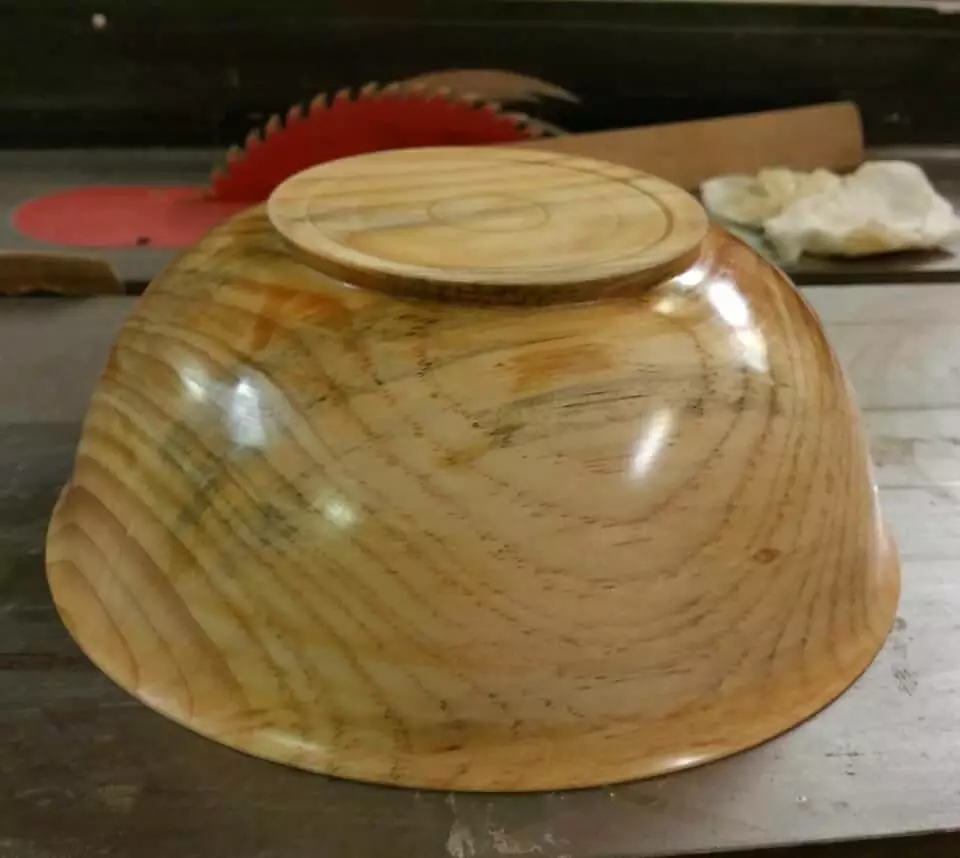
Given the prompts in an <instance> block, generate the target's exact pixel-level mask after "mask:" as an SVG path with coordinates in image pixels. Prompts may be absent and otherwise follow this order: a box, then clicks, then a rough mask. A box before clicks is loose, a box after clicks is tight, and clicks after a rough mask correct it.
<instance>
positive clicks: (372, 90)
mask: <svg viewBox="0 0 960 858" xmlns="http://www.w3.org/2000/svg"><path fill="white" fill-rule="evenodd" d="M379 93H380V84H379V83H377V82H376V81H375V80H372V81H370V83H365V84H364V85H363V86H361V87H360V92H359V93H357V95H358V96H359V97H360V98H374V97H375V96H377V95H378V94H379Z"/></svg>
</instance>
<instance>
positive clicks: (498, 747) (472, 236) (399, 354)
mask: <svg viewBox="0 0 960 858" xmlns="http://www.w3.org/2000/svg"><path fill="white" fill-rule="evenodd" d="M47 566H48V572H49V578H50V585H51V587H52V589H53V594H54V598H55V600H56V603H57V606H58V608H59V610H60V612H61V614H62V616H63V619H64V621H65V622H66V624H67V626H68V627H69V629H70V631H71V633H72V634H73V636H74V637H75V638H76V639H77V641H78V642H79V644H80V645H81V646H82V647H83V649H84V650H85V651H86V653H87V654H88V655H89V656H90V658H92V659H93V660H94V661H95V662H96V663H97V664H98V665H99V666H100V667H101V668H102V669H103V670H104V671H105V672H106V673H107V674H109V676H111V677H112V678H113V679H114V680H115V681H116V682H118V683H119V684H120V685H121V686H123V687H124V688H126V689H127V690H129V691H130V692H131V693H133V694H135V695H136V696H137V697H139V698H140V699H141V700H143V701H144V702H145V703H147V704H148V705H149V706H151V707H153V708H154V709H157V710H158V711H160V712H162V713H164V714H165V715H167V716H169V717H170V718H173V719H175V720H176V721H179V722H181V723H183V724H185V725H187V726H189V727H191V728H192V729H194V730H196V731H198V732H200V733H202V734H204V735H206V736H209V737H211V738H213V739H216V740H217V741H219V742H223V743H225V744H227V745H230V746H232V747H235V748H239V749H241V750H244V751H247V752H249V753H252V754H256V755H258V756H262V757H266V758H269V759H272V760H277V761H280V762H284V763H289V764H291V765H295V766H300V767H303V768H306V769H311V770H315V771H319V772H326V773H329V774H334V775H340V776H344V777H350V778H358V779H361V780H368V781H377V782H383V783H392V784H403V785H409V786H418V787H438V788H455V789H474V790H529V789H542V788H557V787H575V786H585V785H590V784H601V783H607V782H613V781H619V780H625V779H631V778H641V777H647V776H651V775H657V774H660V773H662V772H668V771H671V770H674V769H681V768H684V767H687V766H692V765H696V764H698V763H703V762H706V761H708V760H712V759H715V758H717V757H722V756H724V755H726V754H731V753H733V752H735V751H739V750H741V749H743V748H747V747H749V746H751V745H754V744H756V743H758V742H761V741H763V740H764V739H767V738H770V737H771V736H774V735H776V734H777V733H780V732H782V731H783V730H786V729H787V728H789V727H791V726H792V725H794V724H796V723H798V722H799V721H801V720H802V719H804V718H806V717H808V716H809V715H811V714H812V713H813V712H815V711H816V710H818V709H819V708H820V707H822V706H824V705H825V704H826V703H828V702H829V701H830V700H832V699H833V698H835V697H836V696H837V695H839V694H840V693H841V692H842V691H843V690H844V688H846V687H847V686H848V685H849V684H850V683H851V682H852V681H853V680H854V679H855V678H856V677H857V675H858V674H859V673H860V672H861V671H863V670H864V668H865V667H866V666H867V665H868V664H869V662H870V661H871V659H872V658H873V656H874V654H875V653H876V652H877V650H878V648H879V647H880V645H881V643H882V641H883V638H884V636H885V634H886V632H887V630H888V628H889V626H890V624H891V622H892V619H893V616H894V611H895V606H896V601H897V595H898V584H899V573H898V564H897V556H896V551H895V548H894V546H893V544H892V543H891V541H890V539H889V537H888V536H887V535H886V532H885V530H884V526H883V523H882V520H881V517H880V512H879V508H878V505H877V497H876V492H875V489H874V485H873V482H872V479H871V472H870V462H869V460H868V455H867V450H866V445H865V443H864V435H863V429H862V427H861V423H860V417H859V414H858V412H857V409H856V406H855V404H854V402H853V399H852V396H851V392H850V387H849V385H848V383H847V381H846V379H845V377H844V374H843V371H842V370H841V368H840V366H839V365H838V363H837V359H836V357H835V355H834V353H833V351H832V350H831V348H830V346H829V345H828V343H827V341H826V339H825V338H824V335H823V331H822V330H821V327H820V324H819V322H818V320H817V318H816V316H815V315H814V314H813V312H811V310H810V308H809V307H808V306H807V305H806V304H805V303H804V301H803V299H802V298H801V297H800V295H799V294H798V293H797V291H796V290H795V289H794V288H793V286H792V285H791V284H790V282H789V281H788V280H787V278H786V277H785V276H784V274H783V273H782V272H780V271H778V270H777V269H776V268H775V267H773V266H772V265H770V264H769V263H768V262H766V261H765V260H764V259H762V258H760V257H759V256H758V255H757V254H756V253H754V252H753V251H752V250H751V249H749V248H748V247H746V246H745V245H743V244H741V243H740V242H739V241H737V240H735V239H734V238H732V237H731V236H730V235H728V234H727V233H725V232H723V231H722V230H719V229H717V228H708V225H707V222H706V219H705V216H704V214H703V212H702V210H701V209H700V207H699V205H698V204H697V203H696V202H695V201H694V200H693V199H692V198H691V197H689V196H688V195H687V194H685V193H684V192H682V191H680V190H678V189H676V188H674V187H672V186H670V185H668V184H666V183H664V182H661V181H659V180H657V179H654V178H652V177H650V176H646V175H643V174H639V173H636V172H634V171H632V170H629V169H626V168H623V167H618V166H614V165H612V164H605V163H600V162H596V161H591V160H587V159H582V158H571V157H566V156H561V155H557V154H551V153H546V152H537V151H531V150H513V149H502V150H501V149H493V148H483V149H439V150H407V151H400V152H389V153H381V154H377V155H369V156H362V157H359V158H352V159H346V160H343V161H338V162H335V163H332V164H327V165H324V166H321V167H317V168H315V169H312V170H308V171H306V172H305V173H302V174H300V175H298V176H296V177H294V178H292V179H290V180H289V181H288V182H286V183H285V184H284V185H283V186H281V187H280V188H279V189H278V190H277V192H276V193H275V194H274V196H273V197H272V198H271V200H270V202H269V204H268V205H267V207H266V209H264V208H263V207H259V208H255V209H252V210H250V211H248V212H246V213H244V214H242V215H240V216H239V217H237V218H235V219H234V220H232V221H231V222H229V223H228V224H226V225H225V226H223V227H221V228H219V229H217V230H216V231H214V232H213V233H211V234H210V235H209V236H208V237H207V238H205V239H204V240H203V241H202V242H201V243H200V244H199V245H198V246H197V247H196V248H195V249H193V250H191V251H189V252H188V253H187V254H185V255H184V256H183V257H182V258H181V259H180V260H179V261H178V262H176V263H175V264H173V265H172V266H171V267H170V268H169V269H167V270H166V271H165V272H164V273H163V274H161V275H160V276H159V277H158V278H157V279H156V281H155V282H154V283H153V284H152V286H151V287H150V289H149V290H148V291H147V293H146V295H145V296H144V297H143V299H142V300H141V301H140V303H139V304H138V306H137V308H136V310H135V311H134V312H133V314H132V315H131V317H130V318H129V320H128V321H127V323H126V325H125V326H124V328H123V330H122V331H121V333H120V336H119V339H118V341H117V344H116V347H115V348H114V350H113V353H112V355H111V357H110V360H109V364H108V366H107V368H106V371H105V373H104V375H103V378H102V380H101V382H100V385H99V387H98V388H97V391H96V393H95V394H94V397H93V401H92V404H91V406H90V411H89V414H88V415H87V418H86V422H85V424H84V427H83V437H82V440H81V442H80V446H79V451H78V454H77V461H76V469H75V471H74V473H73V476H72V478H71V480H70V482H69V484H68V485H67V487H66V488H65V489H64V492H63V495H62V497H61V499H60V502H59V504H58V506H57V508H56V511H55V513H54V516H53V522H52V524H51V527H50V532H49V538H48V544H47Z"/></svg>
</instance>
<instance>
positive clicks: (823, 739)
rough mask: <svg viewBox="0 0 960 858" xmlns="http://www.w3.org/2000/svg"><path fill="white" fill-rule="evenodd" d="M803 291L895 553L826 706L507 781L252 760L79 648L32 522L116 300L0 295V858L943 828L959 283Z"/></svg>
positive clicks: (495, 853) (959, 414)
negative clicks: (879, 626) (402, 785)
mask: <svg viewBox="0 0 960 858" xmlns="http://www.w3.org/2000/svg"><path fill="white" fill-rule="evenodd" d="M807 295H808V297H809V298H810V299H811V301H812V303H813V304H814V306H815V307H816V308H817V310H818V311H819V312H820V313H821V315H822V317H823V318H824V320H825V322H826V323H827V327H828V331H829V334H830V337H831V338H832V340H833V342H834V344H835V346H836V348H837V350H838V352H839V354H840V356H841V358H842V360H843V361H844V363H845V364H846V366H847V368H848V370H849V371H850V373H851V375H852V378H853V381H854V386H855V387H856V389H857V391H858V393H859V396H860V401H861V404H862V406H863V408H864V409H865V411H866V415H867V421H868V424H869V428H870V430H871V432H872V447H873V453H874V457H875V460H876V464H877V478H878V481H879V484H880V486H881V497H882V502H883V506H884V509H885V511H886V514H887V516H888V518H889V520H890V524H891V526H892V530H893V532H894V534H895V536H896V538H897V540H898V542H899V545H900V549H901V552H902V555H903V597H902V604H901V608H900V615H899V618H898V619H897V621H896V625H895V628H894V630H893V632H892V634H891V636H890V639H889V640H888V643H887V645H886V647H885V649H884V650H883V652H882V653H881V655H880V656H879V658H878V659H877V661H876V662H875V663H874V665H873V666H872V667H871V668H870V669H869V670H868V671H867V673H866V674H865V675H864V676H863V677H862V678H861V679H860V680H859V681H858V682H857V683H856V685H854V687H853V688H852V689H851V690H850V691H849V692H848V693H847V694H846V695H844V696H843V697H842V698H841V699H840V700H839V701H838V702H837V703H835V704H834V705H833V706H831V707H829V708H828V709H827V710H826V711H825V712H823V713H822V714H820V715H818V716H817V717H815V718H813V719H812V720H811V721H809V722H807V723H806V724H804V725H802V726H801V727H799V728H797V729H796V730H794V731H793V732H791V733H790V734H788V735H786V736H784V737H782V738H780V739H777V740H774V741H772V742H770V743H768V744H766V745H764V746H763V747H761V748H758V749H756V750H753V751H750V752H747V753H744V754H741V755H740V756H737V757H734V758H732V759H728V760H724V761H721V762H719V763H715V764H713V765H709V766H706V767H704V768H700V769H695V770H691V771H687V772H683V773H680V774H674V775H670V776H667V777H664V778H660V779H657V780H653V781H646V782H641V783H634V784H629V785H623V786H616V787H610V788H606V789H592V790H583V791H578V792H570V793H550V794H540V795H518V796H496V795H451V794H444V793H429V792H420V791H407V790H398V789H388V788H379V787H373V786H366V785H361V784H354V783H348V782H345V781H338V780H334V779H330V778H325V777H322V776H318V775H310V774H306V773H304V772H301V771H295V770H292V769H286V768H283V767H280V766H277V765H273V764H270V763H266V762H262V761H259V760H255V759H251V758H248V757H245V756H243V755H241V754H239V753H237V752H234V751H231V750H228V749H226V748H223V747H220V746H218V745H215V744H214V743H212V742H209V741H207V740H205V739H202V738H200V737H198V736H195V735H194V734H192V733H190V732H188V731H187V730H185V729H183V728H181V727H178V726H176V725H175V724H173V723H171V722H169V721H167V720H165V719H163V718H161V717H160V716H158V715H155V714H154V713H152V712H150V711H149V710H147V709H146V708H145V707H144V706H142V705H141V704H139V703H137V702H136V701H134V700H133V699H132V698H130V697H128V696H127V695H126V694H124V693H123V692H121V691H120V690H119V689H118V688H116V687H115V686H113V685H112V684H111V683H110V681H109V680H107V679H106V678H105V677H104V676H102V675H101V674H100V673H99V672H98V671H97V670H96V669H94V668H93V667H92V666H91V665H90V664H89V663H88V662H87V660H86V659H85V658H84V657H83V655H81V653H80V652H79V650H78V649H77V648H76V646H75V645H74V644H73V643H72V641H71V640H70V639H69V637H68V636H67V634H66V632H65V631H64V629H63V627H62V626H61V624H60V622H59V620H58V619H57V617H56V615H55V613H54V610H53V607H52V605H51V602H50V598H49V595H48V592H47V589H46V584H45V580H44V574H43V539H44V529H45V524H46V520H47V517H48V515H49V512H50V509H51V507H52V505H53V502H54V499H55V496H56V493H57V491H58V490H59V488H60V486H61V484H62V483H63V481H64V480H65V478H66V476H67V474H68V472H69V469H70V465H71V460H72V456H73V448H74V444H75V443H76V439H77V436H78V432H79V424H80V419H81V417H82V415H83V412H84V409H85V406H86V401H87V398H88V396H89V394H90V391H91V389H92V387H93V385H94V383H95V381H96V377H97V374H98V372H99V368H100V366H101V364H102V362H103V360H104V358H105V356H106V353H107V349H108V347H109V344H110V342H111V340H112V339H113V337H114V334H115V332H116V330H117V328H118V327H119V325H120V323H121V321H122V320H123V318H124V316H125V315H126V313H127V312H128V311H129V310H130V308H131V307H132V306H133V301H134V299H131V298H109V299H90V300H85V301H78V300H75V301H71V300H67V299H40V298H37V299H18V300H11V299H6V300H3V301H2V302H0V737H2V738H0V856H2V858H8V856H9V858H74V856H78V858H79V856H117V858H126V856H134V855H136V856H140V858H201V856H202V858H219V856H228V858H248V856H249V858H254V856H256V858H273V856H276V858H281V857H282V858H301V856H303V858H306V856H310V858H314V856H322V858H339V857H340V856H350V858H374V856H376V858H381V856H384V858H500V856H505V855H506V856H509V855H533V856H543V858H561V856H570V858H587V856H611V858H612V856H623V858H635V856H649V855H665V854H669V855H675V854H684V853H689V852H694V851H698V850H704V849H716V850H734V849H742V848H747V847H756V846H770V845H784V844H790V845H796V844H800V843H806V842H812V841H823V840H838V839H841V840H842V839H861V838H874V837H890V836H895V835H903V834H908V833H915V832H934V831H939V832H944V831H946V830H949V829H957V828H960V657H958V653H960V286H958V285H949V284H939V285H926V286H878V287H874V286H871V287H845V288H818V289H811V290H808V291H807ZM905 843H906V844H907V845H904V844H905ZM910 843H913V846H910V845H909V844H910ZM920 844H924V845H923V846H922V850H923V851H918V852H913V851H911V850H912V849H914V848H921V846H920ZM935 844H938V846H936V845H935ZM934 848H939V849H943V850H945V851H943V852H940V851H937V852H934V851H932V850H933V849H934ZM882 849H884V847H883V845H882V844H874V845H872V846H869V847H858V848H857V850H856V851H855V852H854V853H853V854H855V855H857V856H861V855H868V854H869V855H871V856H873V855H879V854H894V855H898V856H904V855H908V854H910V855H913V854H923V855H932V854H938V855H939V854H943V855H947V854H950V855H954V854H960V835H957V839H956V840H954V839H953V836H952V835H948V834H941V835H940V836H939V837H937V838H935V839H933V840H925V841H904V842H901V843H899V844H897V845H895V846H893V847H892V850H893V851H891V852H889V853H887V852H881V851H880V850H882ZM791 854H793V853H791ZM804 854H806V853H804ZM814 854H817V855H820V854H821V853H820V852H819V851H817V852H815V853H814ZM830 854H833V852H832V850H831V853H830Z"/></svg>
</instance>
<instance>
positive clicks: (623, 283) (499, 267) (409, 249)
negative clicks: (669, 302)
mask: <svg viewBox="0 0 960 858" xmlns="http://www.w3.org/2000/svg"><path fill="white" fill-rule="evenodd" d="M267 212H268V214H269V216H270V220H271V221H272V223H273V225H274V226H275V227H276V228H277V229H278V230H279V232H280V233H281V234H282V235H283V236H285V237H286V238H287V239H289V240H290V242H291V243H292V244H293V246H294V247H295V248H296V249H297V250H298V251H300V252H302V253H304V254H306V256H307V257H308V258H309V260H310V262H311V264H313V265H315V266H316V267H319V268H320V269H321V270H323V271H326V272H328V273H330V274H332V275H334V276H338V277H343V278H344V279H346V280H347V281H348V282H350V283H360V284H363V285H368V286H373V287H375V288H378V289H384V290H385V291H389V292H392V293H400V294H408V295H409V294H412V295H417V296H419V297H430V298H443V297H452V298H457V299H461V300H463V299H469V300H471V301H479V302H484V303H504V302H510V303H524V304H529V303H550V302H553V301H558V300H574V299H584V298H589V299H596V298H597V297H599V296H600V295H610V294H613V293H616V292H619V291H622V290H624V289H626V290H629V291H636V290H637V289H639V288H641V287H643V286H645V285H647V284H649V283H652V282H657V281H658V280H662V279H664V277H665V276H666V275H667V274H674V273H679V272H680V271H683V270H684V269H686V268H688V267H689V265H690V264H691V263H692V262H693V260H694V259H695V258H696V251H697V248H698V246H699V244H700V242H701V240H702V239H703V236H704V235H705V234H706V231H707V218H706V215H705V213H704V211H703V209H702V207H701V206H700V204H699V203H698V202H697V201H696V200H695V199H693V197H691V196H690V195H689V194H687V193H685V192H684V191H682V190H680V189H679V188H677V187H675V186H673V185H671V184H669V183H667V182H664V181H663V180H662V179H658V178H656V177H654V176H650V175H648V174H646V173H641V172H638V171H637V170H635V169H633V168H631V167H624V166H622V165H618V164H611V163H608V162H606V161H597V160H594V159H593V158H586V157H579V156H571V155H557V154H553V153H550V152H541V151H526V150H525V151H517V150H510V149H507V148H505V147H504V148H501V147H486V148H475V147H470V148H466V147H462V146H461V147H456V148H453V147H451V148H433V149H430V150H423V149H402V150H397V151H389V152H382V153H378V154H377V155H375V156H372V157H371V156H369V155H361V156H358V157H354V158H344V159H341V160H339V161H335V162H333V163H330V164H322V165H320V166H318V167H313V168H312V169H309V170H304V171H303V172H302V173H300V174H298V175H296V176H293V177H292V178H290V179H288V180H287V181H286V182H284V183H283V184H282V185H280V187H278V188H277V189H276V190H275V191H274V193H273V195H272V196H271V197H270V200H269V202H268V203H267Z"/></svg>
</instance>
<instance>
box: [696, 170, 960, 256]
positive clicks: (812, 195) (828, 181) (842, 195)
mask: <svg viewBox="0 0 960 858" xmlns="http://www.w3.org/2000/svg"><path fill="white" fill-rule="evenodd" d="M700 190H701V194H702V196H703V202H704V205H705V206H706V207H707V209H708V210H709V211H710V212H711V213H712V214H714V215H716V216H717V217H719V218H722V219H723V220H728V221H731V222H732V223H736V224H740V225H742V226H749V227H759V228H762V229H763V231H764V234H765V235H766V237H767V239H768V240H769V241H770V243H771V244H772V245H773V247H774V249H775V250H776V251H777V254H778V256H779V257H780V258H781V259H783V260H784V261H786V262H792V261H794V260H796V259H797V258H798V257H799V256H800V255H801V254H803V253H810V254H812V255H814V256H867V255H870V254H876V253H892V252H894V251H898V250H911V249H929V248H934V247H942V246H943V245H944V244H945V243H946V242H949V241H950V240H951V239H953V238H957V237H958V236H960V218H958V217H957V215H956V214H955V213H954V211H953V207H952V206H951V205H950V203H949V202H948V201H947V200H945V199H944V198H943V197H941V196H940V195H939V194H938V193H937V192H936V191H935V190H934V189H933V186H932V185H931V184H930V182H929V180H928V179H927V177H926V175H924V172H923V170H921V169H920V168H919V167H918V166H917V165H916V164H910V163H908V162H906V161H872V162H868V163H866V164H864V165H863V166H861V167H860V168H859V169H858V170H857V171H856V172H855V173H852V174H850V175H849V176H845V177H840V176H837V175H835V174H833V173H831V172H829V171H828V170H816V171H814V172H812V173H801V172H796V171H794V170H788V169H771V170H761V171H760V173H759V174H758V175H757V176H720V177H719V178H716V179H710V180H708V181H706V182H704V183H703V184H702V185H701V187H700Z"/></svg>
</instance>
